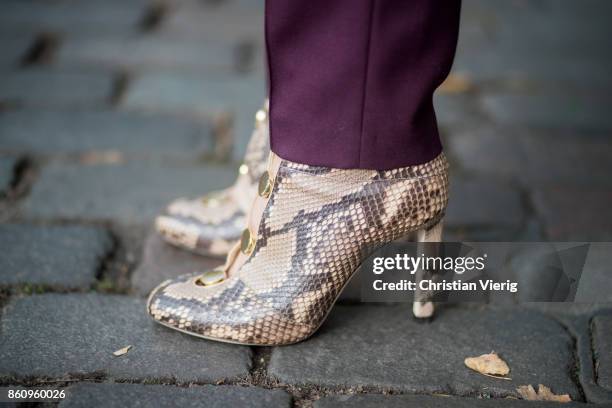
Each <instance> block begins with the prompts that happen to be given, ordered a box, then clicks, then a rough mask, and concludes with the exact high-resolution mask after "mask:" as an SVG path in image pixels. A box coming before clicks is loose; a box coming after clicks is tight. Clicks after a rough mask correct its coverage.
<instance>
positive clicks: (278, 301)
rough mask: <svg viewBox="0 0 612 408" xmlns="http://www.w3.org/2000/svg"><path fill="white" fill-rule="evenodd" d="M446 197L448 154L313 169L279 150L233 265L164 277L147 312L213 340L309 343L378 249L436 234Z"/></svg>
mask: <svg viewBox="0 0 612 408" xmlns="http://www.w3.org/2000/svg"><path fill="white" fill-rule="evenodd" d="M447 201H448V166H447V161H446V158H445V157H444V155H443V154H441V155H440V156H438V157H437V158H435V159H434V160H432V161H430V162H428V163H425V164H422V165H417V166H410V167H405V168H398V169H394V170H388V171H375V170H342V169H331V168H325V167H315V166H309V165H304V164H298V163H293V162H290V161H287V160H283V159H281V158H279V157H278V156H276V155H275V154H274V153H271V154H270V160H269V162H268V170H267V171H266V172H264V173H263V175H262V176H261V179H260V182H259V189H258V195H257V197H256V198H255V200H254V201H253V203H252V205H251V208H250V211H249V216H248V217H247V223H246V224H245V225H246V228H245V229H244V231H243V233H242V237H241V241H240V243H239V244H237V245H236V246H235V247H234V248H233V249H232V250H231V251H230V253H229V254H228V257H227V259H226V262H225V265H223V266H221V267H219V268H218V269H216V270H212V271H207V272H203V273H202V271H200V272H199V273H193V274H188V275H184V276H181V277H179V278H175V279H170V280H167V281H165V282H163V283H161V284H160V285H159V286H158V287H157V288H155V289H154V290H153V292H152V293H151V295H150V296H149V299H148V302H147V309H148V312H149V314H150V315H151V316H152V317H153V318H154V319H155V320H156V321H157V322H158V323H161V324H163V325H165V326H168V327H171V328H173V329H176V330H179V331H182V332H185V333H188V334H192V335H195V336H199V337H203V338H206V339H212V340H218V341H224V342H230V343H239V344H248V345H266V346H270V345H283V344H291V343H295V342H298V341H301V340H304V339H306V338H307V337H309V336H310V335H312V334H313V333H314V332H315V331H316V330H317V329H318V328H319V326H320V325H321V324H322V323H323V321H324V320H325V318H326V316H327V314H328V313H329V311H330V309H331V308H332V306H333V304H334V303H335V301H336V299H337V298H338V296H339V294H340V292H341V291H342V289H343V288H344V286H345V285H346V284H347V282H348V281H349V279H350V278H351V277H352V276H353V273H354V272H355V270H356V269H357V268H358V266H359V265H360V263H361V262H362V261H363V260H364V259H365V258H367V257H368V256H369V255H370V254H371V253H372V252H373V251H375V250H376V249H377V248H379V247H380V246H382V245H384V244H386V243H388V242H391V241H393V240H396V239H398V238H401V237H403V236H405V235H407V234H409V233H412V232H415V231H419V232H420V233H419V235H420V236H421V237H422V238H426V237H427V236H430V237H431V236H432V234H431V232H433V235H437V232H435V231H437V230H439V229H440V228H441V224H440V222H441V220H442V218H443V216H444V211H445V208H446V204H447ZM417 304H418V307H417ZM431 306H432V305H431V304H429V303H424V302H421V303H415V311H417V309H418V312H419V313H421V314H426V313H429V312H433V309H431ZM420 317H424V316H420Z"/></svg>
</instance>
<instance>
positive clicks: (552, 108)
mask: <svg viewBox="0 0 612 408" xmlns="http://www.w3.org/2000/svg"><path fill="white" fill-rule="evenodd" d="M610 103H611V100H610V98H609V95H608V94H606V95H596V94H595V92H593V93H591V94H589V95H588V96H587V95H571V94H566V93H562V94H558V95H557V94H554V93H539V94H537V93H536V94H510V93H505V94H502V93H499V94H489V95H486V96H485V97H484V98H483V107H484V110H485V111H486V112H487V113H488V114H489V115H491V117H492V118H493V120H494V121H496V122H498V123H501V124H504V125H519V126H520V125H526V126H533V127H540V128H551V129H560V128H576V129H586V130H609V129H611V128H612V117H611V116H610V115H608V114H607V112H608V110H607V107H608V106H610Z"/></svg>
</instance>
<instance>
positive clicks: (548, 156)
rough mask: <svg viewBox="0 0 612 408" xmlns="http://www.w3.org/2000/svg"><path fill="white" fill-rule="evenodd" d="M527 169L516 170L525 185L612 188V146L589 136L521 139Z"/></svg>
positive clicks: (606, 139)
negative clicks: (611, 159)
mask: <svg viewBox="0 0 612 408" xmlns="http://www.w3.org/2000/svg"><path fill="white" fill-rule="evenodd" d="M520 142H521V143H522V145H523V146H524V147H523V150H524V151H525V152H526V155H527V166H526V168H524V169H523V168H521V167H520V166H518V169H519V170H518V171H519V172H520V174H521V177H522V178H523V182H524V184H526V185H531V186H536V188H537V186H538V185H542V184H548V185H564V186H568V185H573V186H580V187H585V186H591V187H594V188H610V187H612V179H611V178H610V174H612V161H610V157H612V143H611V142H610V141H609V139H608V138H606V137H596V136H593V137H589V136H588V135H580V134H577V135H571V136H568V135H558V134H556V135H546V136H545V135H538V134H535V135H530V136H525V137H522V138H521V139H520Z"/></svg>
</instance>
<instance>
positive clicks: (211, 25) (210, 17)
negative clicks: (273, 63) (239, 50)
mask: <svg viewBox="0 0 612 408" xmlns="http://www.w3.org/2000/svg"><path fill="white" fill-rule="evenodd" d="M160 33H162V34H164V35H171V36H174V37H179V38H190V39H195V40H204V39H206V40H208V41H210V40H211V39H212V40H213V41H217V40H219V39H223V40H225V41H228V42H234V43H235V42H240V41H244V40H245V39H249V40H252V41H256V42H258V43H259V44H262V45H263V42H264V4H263V2H257V1H255V2H252V3H251V4H246V3H245V2H238V1H233V2H231V3H226V4H224V5H223V7H217V8H215V7H205V6H204V7H203V6H202V4H201V3H198V2H183V3H182V4H181V5H180V7H177V9H176V10H174V12H173V13H171V14H170V15H169V16H168V19H167V21H166V22H165V24H164V25H163V27H161V30H160Z"/></svg>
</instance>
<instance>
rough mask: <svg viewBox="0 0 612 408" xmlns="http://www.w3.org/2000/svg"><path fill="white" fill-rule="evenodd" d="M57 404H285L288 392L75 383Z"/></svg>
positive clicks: (257, 389)
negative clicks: (66, 395) (64, 397)
mask: <svg viewBox="0 0 612 408" xmlns="http://www.w3.org/2000/svg"><path fill="white" fill-rule="evenodd" d="M67 394H68V397H67V398H66V399H65V400H63V401H62V402H61V403H60V404H59V406H60V407H72V408H76V407H84V408H88V407H91V406H95V407H101V408H102V407H122V406H123V407H125V406H135V405H137V406H143V407H146V406H155V407H160V408H161V407H211V408H215V407H218V408H221V407H279V408H282V407H287V408H289V407H290V406H291V396H290V395H289V394H287V393H286V392H284V391H281V390H264V389H261V388H255V387H239V386H218V387H215V386H211V385H204V386H192V387H189V388H184V387H175V386H164V385H141V384H78V385H76V386H74V387H70V388H68V389H67Z"/></svg>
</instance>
